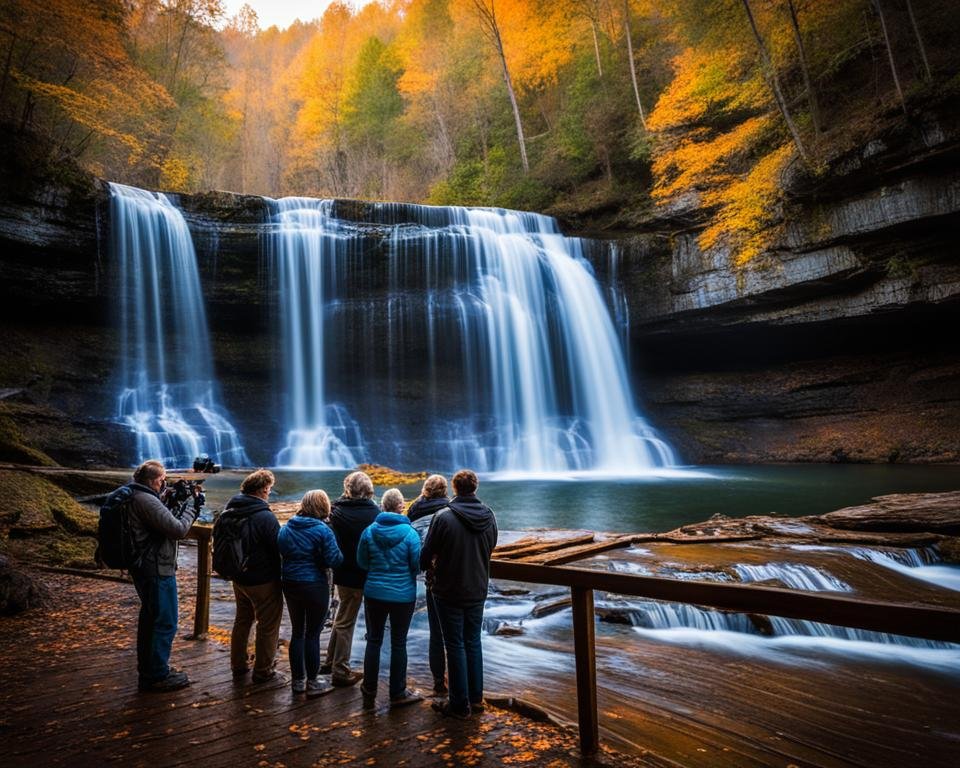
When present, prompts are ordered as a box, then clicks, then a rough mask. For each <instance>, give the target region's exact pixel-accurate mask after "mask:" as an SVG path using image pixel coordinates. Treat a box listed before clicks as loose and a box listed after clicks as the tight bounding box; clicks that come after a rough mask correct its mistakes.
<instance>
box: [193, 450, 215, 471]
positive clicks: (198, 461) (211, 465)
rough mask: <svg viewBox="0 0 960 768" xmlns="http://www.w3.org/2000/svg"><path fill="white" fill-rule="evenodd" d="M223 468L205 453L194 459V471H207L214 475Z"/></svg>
mask: <svg viewBox="0 0 960 768" xmlns="http://www.w3.org/2000/svg"><path fill="white" fill-rule="evenodd" d="M221 469H222V467H221V466H220V465H219V464H217V463H215V462H214V460H213V459H211V458H210V457H209V456H208V455H207V454H205V453H201V454H200V455H199V456H197V458H195V459H194V460H193V471H194V472H206V473H207V474H211V475H214V474H216V473H217V472H219V471H220V470H221Z"/></svg>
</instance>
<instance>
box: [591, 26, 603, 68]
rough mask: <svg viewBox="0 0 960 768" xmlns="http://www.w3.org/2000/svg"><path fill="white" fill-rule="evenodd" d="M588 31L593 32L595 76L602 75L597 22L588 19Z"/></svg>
mask: <svg viewBox="0 0 960 768" xmlns="http://www.w3.org/2000/svg"><path fill="white" fill-rule="evenodd" d="M590 31H591V32H593V53H594V55H595V56H596V57H597V76H598V77H603V64H601V63H600V40H599V38H598V37H597V22H595V21H594V20H593V19H590Z"/></svg>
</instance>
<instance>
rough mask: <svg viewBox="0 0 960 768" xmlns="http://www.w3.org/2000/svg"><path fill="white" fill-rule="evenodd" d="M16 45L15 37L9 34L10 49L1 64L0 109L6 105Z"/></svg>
mask: <svg viewBox="0 0 960 768" xmlns="http://www.w3.org/2000/svg"><path fill="white" fill-rule="evenodd" d="M16 45H17V36H16V34H14V33H13V32H11V33H10V47H9V48H7V59H6V61H5V62H4V63H3V79H2V80H0V108H2V107H3V106H4V105H5V104H6V98H7V82H8V81H9V80H10V64H11V62H12V61H13V49H14V48H15V47H16Z"/></svg>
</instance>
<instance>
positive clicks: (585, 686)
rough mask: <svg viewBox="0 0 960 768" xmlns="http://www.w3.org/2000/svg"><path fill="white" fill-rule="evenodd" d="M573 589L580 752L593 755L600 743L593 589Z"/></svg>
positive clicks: (574, 648) (571, 590) (571, 589)
mask: <svg viewBox="0 0 960 768" xmlns="http://www.w3.org/2000/svg"><path fill="white" fill-rule="evenodd" d="M570 592H571V597H572V599H573V650H574V655H575V657H576V664H577V719H578V721H579V725H580V751H581V752H582V753H583V754H585V755H592V754H594V753H595V752H596V751H597V748H598V747H599V744H600V729H599V721H598V716H597V654H596V630H595V627H594V616H593V590H592V589H585V588H583V587H571V588H570Z"/></svg>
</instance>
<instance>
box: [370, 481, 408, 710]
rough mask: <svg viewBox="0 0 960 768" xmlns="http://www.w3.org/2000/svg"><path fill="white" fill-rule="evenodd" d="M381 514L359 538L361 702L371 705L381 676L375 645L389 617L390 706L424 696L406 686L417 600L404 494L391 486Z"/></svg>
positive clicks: (385, 497) (378, 656) (380, 639)
mask: <svg viewBox="0 0 960 768" xmlns="http://www.w3.org/2000/svg"><path fill="white" fill-rule="evenodd" d="M380 505H381V508H382V509H383V512H381V513H380V514H379V515H377V519H376V520H375V521H374V522H373V525H370V526H368V527H367V528H366V529H365V530H364V532H363V534H362V535H361V536H360V543H359V544H358V545H357V565H359V566H360V568H362V569H363V570H365V571H366V572H367V579H366V581H365V582H364V586H363V606H364V616H365V618H366V622H367V649H366V652H365V653H364V657H363V683H362V684H361V686H360V691H361V693H362V694H363V705H364V707H366V708H367V709H371V708H373V706H374V703H375V701H376V696H377V678H378V677H379V675H380V648H381V646H382V645H383V633H384V630H385V628H386V625H387V619H388V618H389V619H390V706H391V707H399V706H403V705H405V704H413V703H415V702H418V701H422V700H423V696H421V695H420V694H419V693H418V692H417V691H414V690H411V689H409V688H407V632H408V630H409V629H410V620H411V619H412V618H413V609H414V606H415V605H416V601H417V573H418V572H419V570H420V536H419V535H418V534H417V532H416V531H415V530H414V529H413V526H412V525H410V521H409V520H408V519H407V517H406V516H404V515H403V514H402V512H403V494H402V493H400V491H398V490H397V489H396V488H391V489H390V490H389V491H387V492H386V493H385V494H383V499H382V500H381V504H380Z"/></svg>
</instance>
